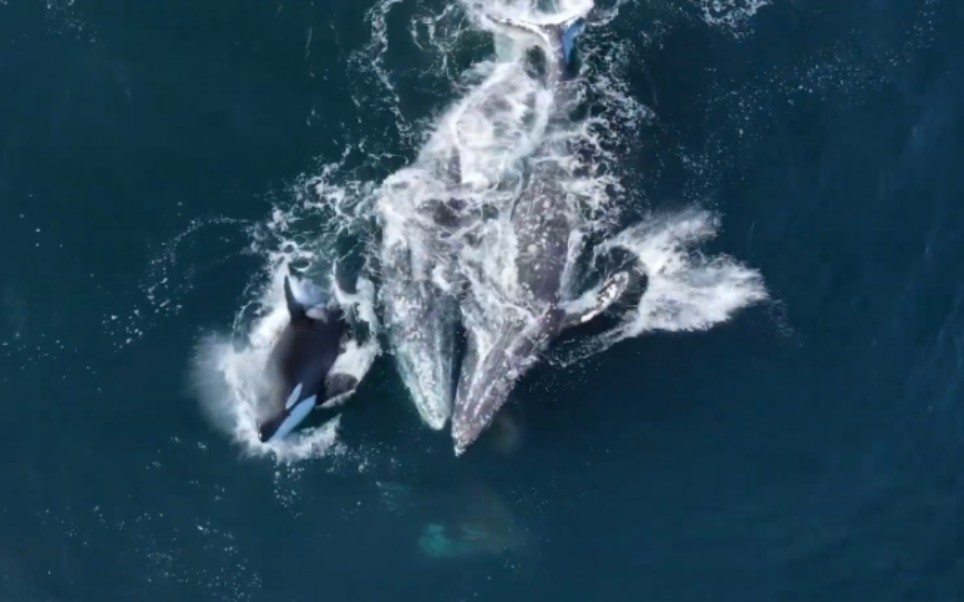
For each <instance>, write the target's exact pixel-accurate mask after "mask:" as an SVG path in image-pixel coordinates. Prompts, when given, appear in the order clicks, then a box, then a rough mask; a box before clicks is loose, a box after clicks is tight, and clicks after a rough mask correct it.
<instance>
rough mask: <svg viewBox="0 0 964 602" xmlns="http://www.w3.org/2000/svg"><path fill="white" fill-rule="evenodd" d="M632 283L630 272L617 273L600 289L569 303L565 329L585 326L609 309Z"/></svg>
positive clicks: (564, 320)
mask: <svg viewBox="0 0 964 602" xmlns="http://www.w3.org/2000/svg"><path fill="white" fill-rule="evenodd" d="M630 281H631V278H630V274H629V273H628V272H625V271H623V272H617V273H616V274H613V275H612V276H610V277H609V278H607V279H606V280H605V282H603V284H602V285H601V286H600V287H598V288H596V289H595V290H592V291H589V292H588V293H587V294H585V295H583V296H582V297H580V298H579V299H576V300H575V301H573V302H571V303H569V304H568V305H567V307H566V308H565V310H566V315H565V317H564V318H563V328H564V329H565V328H569V327H571V326H577V325H579V324H585V323H586V322H588V321H590V320H592V319H593V318H595V317H596V316H598V315H599V314H601V313H603V312H604V311H606V310H607V309H609V308H610V307H611V306H612V305H613V304H614V303H615V302H616V301H618V300H619V298H620V297H621V296H622V295H623V293H625V292H626V289H627V288H628V287H629V284H630ZM587 296H588V298H587Z"/></svg>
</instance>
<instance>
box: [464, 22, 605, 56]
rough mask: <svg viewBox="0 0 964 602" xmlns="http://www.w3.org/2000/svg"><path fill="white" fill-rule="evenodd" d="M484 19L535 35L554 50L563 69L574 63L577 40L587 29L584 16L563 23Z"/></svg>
mask: <svg viewBox="0 0 964 602" xmlns="http://www.w3.org/2000/svg"><path fill="white" fill-rule="evenodd" d="M483 18H484V19H486V20H488V21H489V22H491V23H493V24H495V25H497V26H501V27H505V28H508V29H512V30H515V31H524V32H526V33H529V34H532V35H535V36H536V37H538V38H539V39H541V40H542V41H543V43H544V44H546V45H547V46H549V48H551V49H552V52H553V54H554V55H555V56H556V59H557V60H558V61H559V62H560V64H562V66H563V67H569V65H570V64H571V63H572V53H573V50H575V48H576V38H577V37H578V36H579V34H581V33H582V32H583V31H584V30H585V29H586V19H585V17H583V16H582V15H578V16H575V17H572V16H570V17H567V18H566V19H565V20H562V21H558V22H548V23H537V22H534V21H524V20H520V19H511V18H507V17H497V16H492V15H486V16H484V17H483Z"/></svg>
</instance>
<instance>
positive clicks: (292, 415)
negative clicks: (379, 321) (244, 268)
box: [258, 276, 358, 442]
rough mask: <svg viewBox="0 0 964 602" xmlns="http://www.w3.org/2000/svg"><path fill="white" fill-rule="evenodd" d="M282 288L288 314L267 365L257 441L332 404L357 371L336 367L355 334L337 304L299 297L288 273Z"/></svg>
mask: <svg viewBox="0 0 964 602" xmlns="http://www.w3.org/2000/svg"><path fill="white" fill-rule="evenodd" d="M284 293H285V305H286V306H287V311H288V318H289V319H288V324H287V325H286V326H285V329H284V331H283V332H282V333H281V337H280V338H279V339H278V342H277V343H276V344H275V346H274V348H273V349H272V350H271V354H270V355H269V357H268V361H267V365H266V375H267V377H268V380H269V382H270V383H271V384H272V388H271V389H272V391H271V393H270V395H271V398H270V399H269V403H268V405H269V407H270V413H269V414H268V416H267V417H266V419H264V420H263V421H261V422H260V424H259V425H258V437H259V439H260V440H261V441H262V442H270V441H277V440H280V439H282V438H284V437H286V436H288V435H289V434H290V433H291V432H292V431H293V430H294V429H295V428H297V427H298V425H300V424H301V423H302V422H303V421H304V420H305V418H307V417H308V415H309V414H310V413H311V411H312V410H314V409H315V408H320V407H331V406H333V405H336V404H337V402H338V401H339V400H341V399H344V397H346V396H347V395H348V394H350V393H351V392H353V391H354V389H355V388H356V387H357V386H358V376H356V375H353V374H350V373H349V372H348V371H344V370H339V364H340V362H339V361H338V360H339V359H340V358H341V357H343V356H345V354H346V353H347V352H349V351H350V350H351V349H352V348H353V347H354V345H352V344H351V343H354V341H352V338H357V336H358V333H357V332H356V330H355V329H354V328H353V327H352V324H351V323H350V322H349V320H348V319H347V318H346V316H345V312H344V311H343V310H342V308H341V307H340V306H339V305H338V304H337V302H334V301H333V302H330V303H327V304H325V303H312V302H311V301H310V300H308V299H298V298H297V297H296V295H295V293H294V291H293V290H292V287H291V282H290V280H289V277H288V276H285V279H284Z"/></svg>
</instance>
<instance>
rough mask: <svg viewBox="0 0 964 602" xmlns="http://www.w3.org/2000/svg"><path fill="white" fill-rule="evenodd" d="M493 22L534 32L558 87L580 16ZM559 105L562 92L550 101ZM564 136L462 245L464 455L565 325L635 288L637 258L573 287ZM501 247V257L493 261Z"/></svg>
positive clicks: (573, 225)
mask: <svg viewBox="0 0 964 602" xmlns="http://www.w3.org/2000/svg"><path fill="white" fill-rule="evenodd" d="M491 20H492V22H493V23H495V24H496V25H497V26H498V27H503V28H509V29H511V30H512V31H524V32H526V33H527V34H535V36H536V39H537V40H539V41H540V42H541V44H540V46H541V47H542V48H543V49H544V51H546V54H547V55H548V56H547V57H546V59H547V60H546V61H545V75H544V77H545V82H546V86H547V87H548V88H550V89H552V90H553V92H554V93H555V94H557V95H562V94H564V93H563V92H562V91H561V86H562V85H563V79H564V78H565V73H566V70H567V69H568V68H569V66H570V60H571V55H572V50H573V43H574V40H575V37H576V36H577V35H578V34H579V33H580V32H581V31H582V30H583V28H584V23H585V22H584V20H583V18H582V17H581V16H580V17H576V18H571V19H568V20H566V21H564V22H560V23H556V24H549V25H544V24H539V25H536V24H532V23H525V22H519V21H512V20H508V19H496V18H492V19H491ZM557 100H559V101H560V104H562V100H563V99H561V98H560V99H557ZM564 144H565V142H563V141H556V139H555V138H554V137H553V136H552V135H551V134H550V135H549V137H548V138H547V141H546V143H545V144H543V146H542V147H541V148H540V149H539V150H538V151H537V152H536V154H535V155H534V156H532V157H530V158H529V161H528V162H529V173H528V181H527V184H526V186H525V187H524V189H523V190H522V191H521V193H520V194H519V196H518V197H517V199H516V201H515V203H514V205H513V206H512V207H511V209H510V210H509V211H508V212H506V213H505V214H504V215H502V216H500V219H498V220H495V221H494V223H493V224H492V229H491V230H490V232H489V234H490V236H489V238H488V242H487V243H483V244H482V245H481V246H480V247H479V248H477V249H473V250H470V251H468V252H467V253H466V262H465V263H466V265H468V266H470V267H469V269H468V273H469V280H470V286H469V290H470V293H469V294H468V295H467V296H466V297H465V299H464V300H463V302H462V304H461V309H462V319H463V323H464V325H465V331H466V338H467V349H466V356H465V358H464V360H463V362H462V365H461V370H460V376H459V382H458V387H457V390H456V395H455V405H454V411H453V415H452V437H453V440H454V444H455V452H456V454H461V453H462V452H464V451H465V449H466V448H467V447H468V446H469V445H471V444H472V443H473V442H474V441H475V440H476V439H477V438H478V437H479V435H480V434H481V433H482V432H483V431H484V430H485V429H486V428H487V427H488V426H489V424H490V423H491V422H492V420H493V418H494V417H495V414H496V412H498V410H499V409H500V408H501V407H502V405H503V404H504V403H505V402H506V400H507V399H508V396H509V393H510V392H511V390H512V388H513V387H514V385H515V383H516V382H517V381H518V380H519V379H520V378H521V377H522V376H523V375H524V374H525V373H526V372H527V371H528V370H529V369H530V368H531V367H532V366H533V365H535V364H536V363H537V362H538V361H539V359H540V357H541V356H542V354H543V353H544V352H545V351H546V349H547V348H548V347H549V345H550V344H551V343H552V342H553V341H554V340H555V339H556V338H557V337H558V336H559V335H560V333H562V332H563V331H564V330H566V329H567V328H570V327H573V326H576V325H579V324H583V323H586V322H588V321H590V320H592V319H593V318H595V317H596V316H598V315H600V314H601V313H603V312H605V311H606V310H607V309H609V308H610V307H612V306H613V305H614V304H615V303H617V302H618V301H620V300H621V299H623V298H624V296H625V295H627V294H628V292H629V291H633V290H638V288H639V287H638V285H639V283H640V282H641V280H642V279H643V278H644V276H643V272H642V270H641V268H640V266H638V265H633V266H629V267H625V268H623V269H620V270H618V271H615V272H611V273H608V274H604V275H603V278H602V279H601V281H600V282H599V283H598V284H597V285H596V286H595V287H592V288H590V289H589V290H586V291H584V292H582V293H581V294H572V291H571V290H570V289H571V288H572V286H573V282H572V281H573V272H574V271H575V269H576V268H575V264H576V263H577V261H578V258H579V257H580V256H581V254H582V253H583V251H584V250H585V243H584V239H585V237H584V236H583V235H582V232H581V230H580V226H581V224H582V217H581V213H580V207H579V206H578V200H577V199H575V198H574V197H573V195H572V194H569V192H568V191H567V189H566V182H567V176H568V175H569V174H568V172H567V170H566V165H565V160H566V158H567V157H568V156H569V153H568V152H567V149H566V148H564ZM494 254H499V255H500V256H501V257H502V258H503V259H501V260H499V259H496V260H493V255H494Z"/></svg>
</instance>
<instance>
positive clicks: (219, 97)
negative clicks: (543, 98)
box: [0, 0, 964, 602]
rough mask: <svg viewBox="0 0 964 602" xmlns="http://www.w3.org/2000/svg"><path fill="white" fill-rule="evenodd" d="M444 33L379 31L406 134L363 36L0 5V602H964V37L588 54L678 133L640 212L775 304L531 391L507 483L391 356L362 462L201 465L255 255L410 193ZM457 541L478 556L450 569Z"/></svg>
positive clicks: (934, 10)
mask: <svg viewBox="0 0 964 602" xmlns="http://www.w3.org/2000/svg"><path fill="white" fill-rule="evenodd" d="M735 4H737V5H739V4H741V3H739V2H737V3H735ZM743 4H748V3H743ZM707 5H709V3H707ZM443 6H444V5H443V4H442V3H434V4H433V3H425V4H417V5H416V4H414V3H412V2H402V3H400V4H398V5H395V6H392V7H391V8H390V9H389V11H388V17H387V18H386V23H387V27H388V39H389V40H390V41H392V44H394V45H392V46H391V51H390V52H389V54H388V55H387V56H386V58H385V61H384V64H385V67H386V70H387V72H388V73H389V74H390V75H391V77H392V81H393V82H394V84H395V91H396V94H397V97H398V101H397V103H390V102H388V101H386V100H385V99H384V92H385V91H384V88H382V87H380V86H379V85H378V82H377V80H376V78H375V77H374V76H373V75H372V74H371V73H370V72H364V70H359V68H358V64H357V60H358V59H357V57H358V56H362V57H364V56H370V55H369V54H366V52H368V51H367V50H366V48H368V45H369V44H370V43H371V40H372V25H371V23H372V20H371V15H369V14H368V13H367V11H368V10H369V9H370V8H371V3H367V2H355V1H349V0H341V1H338V2H335V1H334V0H332V1H331V2H327V3H326V2H320V1H318V2H314V3H312V2H301V3H285V2H281V3H268V2H235V3H198V2H187V1H178V0H172V1H169V2H154V3H144V2H138V3H135V2H114V3H97V2H89V1H80V0H78V1H77V2H67V1H66V0H51V1H50V2H47V3H46V4H45V3H43V2H40V1H37V2H30V1H27V0H6V1H3V0H0V82H2V88H0V245H2V247H0V248H2V257H3V259H4V261H3V262H2V265H0V310H2V313H0V345H2V346H0V387H2V388H0V391H2V399H0V425H2V437H0V457H2V458H3V462H2V469H0V492H2V493H0V600H4V601H11V602H22V601H31V602H32V601H40V600H43V601H46V600H69V601H88V600H89V601H98V602H100V601H114V600H141V601H155V600H157V601H160V600H164V601H167V600H270V601H272V602H274V601H281V600H293V601H294V600H311V599H319V598H322V599H329V600H385V599H423V600H425V599H427V600H451V601H456V600H476V599H480V600H490V599H491V600H494V599H499V600H548V599H589V600H597V599H599V600H602V599H605V600H665V601H674V602H675V601H703V600H713V601H714V602H719V601H721V600H722V601H751V600H752V601H756V600H806V601H813V600H828V601H834V602H840V601H844V600H854V601H857V600H859V601H865V600H874V601H876V602H883V601H888V600H914V601H924V600H928V601H930V600H940V601H952V600H960V599H961V597H962V596H964V518H962V517H964V481H962V477H961V475H962V473H964V405H962V401H964V285H962V284H961V283H962V282H964V205H962V204H961V199H962V196H964V172H962V170H961V162H962V158H964V108H962V107H964V104H962V99H964V44H962V43H961V40H960V35H959V34H960V32H962V31H964V8H962V7H961V5H960V4H959V3H956V2H951V1H949V0H948V1H941V0H929V1H928V0H918V1H914V2H910V1H908V2H896V1H887V2H884V1H870V0H854V1H852V2H840V3H824V2H805V1H790V0H775V2H774V3H773V4H772V5H771V6H766V7H764V8H762V9H761V10H759V11H758V12H757V13H756V14H755V15H753V16H751V17H746V18H742V17H741V18H735V19H734V20H733V21H732V22H731V23H730V24H726V23H724V24H713V23H709V22H707V20H706V19H703V18H701V17H702V16H704V13H703V11H702V7H701V3H699V2H686V1H683V0H679V1H677V2H659V3H634V4H627V5H625V6H623V7H621V9H620V11H619V16H618V17H617V18H616V20H615V21H613V22H612V23H610V24H608V25H607V26H606V28H605V29H606V31H605V32H593V31H592V30H590V35H599V36H606V38H605V40H604V41H603V42H602V43H607V41H606V40H608V41H609V42H611V43H617V42H626V41H631V42H632V45H631V46H629V48H631V51H632V53H633V56H632V57H630V58H631V60H628V61H627V63H628V65H629V67H628V68H627V71H628V73H627V81H628V89H629V92H630V94H631V95H633V96H634V97H635V98H637V99H638V100H640V101H641V102H643V103H645V104H646V105H648V106H650V107H651V108H652V109H653V110H654V111H655V113H656V116H657V118H656V119H655V120H654V121H653V122H652V123H651V124H648V125H646V126H645V127H644V128H643V130H642V131H641V132H640V133H639V134H638V137H637V138H635V139H634V142H633V143H632V144H629V145H627V148H626V149H625V153H626V158H625V161H626V164H628V165H633V166H634V173H636V174H638V175H637V179H636V181H634V182H633V183H632V186H633V187H634V189H635V190H637V192H638V193H639V194H638V197H639V198H640V199H645V202H646V203H648V204H649V205H650V206H652V207H664V206H679V205H682V204H689V203H700V204H702V205H704V206H710V207H713V208H714V209H716V210H718V211H719V212H720V213H721V215H722V220H723V231H722V234H721V236H720V237H719V238H718V239H717V240H715V241H713V243H712V245H711V246H710V250H712V251H713V252H721V253H726V254H730V255H733V256H735V257H738V258H739V259H740V260H742V261H745V262H747V264H749V265H751V266H753V267H755V268H757V269H759V270H760V271H761V273H762V274H763V276H764V278H765V280H766V283H767V287H768V289H769V291H770V293H771V295H772V297H773V302H772V303H769V304H764V305H761V306H758V307H755V308H752V309H750V310H748V311H746V312H743V313H741V314H739V315H738V316H737V317H736V318H735V319H734V320H732V321H731V322H729V323H727V324H724V325H722V326H719V327H716V328H714V329H712V330H709V331H707V332H704V333H684V334H673V335H667V334H656V335H648V336H645V337H642V338H640V339H637V340H633V341H628V342H623V343H621V344H619V345H618V346H616V347H615V348H613V349H611V350H609V351H607V352H606V353H605V354H603V355H600V356H597V357H594V358H591V359H590V360H588V361H586V362H584V363H582V364H579V365H578V366H577V367H576V368H574V369H571V370H567V371H561V370H558V369H553V368H549V367H544V368H542V369H540V370H537V371H536V372H534V373H533V374H532V375H531V376H530V377H529V378H527V379H526V380H525V382H523V383H522V384H521V385H520V387H519V389H518V391H517V393H516V395H515V396H514V398H515V402H516V403H514V405H513V407H512V408H511V409H510V410H511V412H513V415H514V416H515V420H516V421H517V424H518V425H519V428H520V430H521V433H522V435H521V440H520V442H519V443H518V444H517V445H516V446H515V448H514V449H512V450H511V452H510V453H509V454H508V455H506V454H505V453H500V452H499V451H498V446H496V445H481V444H480V446H479V447H478V449H473V450H471V452H472V453H468V454H466V455H465V456H464V457H461V458H459V459H455V458H454V457H452V454H451V449H450V443H449V440H448V438H447V437H445V436H444V435H440V434H436V433H432V432H429V431H428V430H427V429H425V428H424V427H422V426H420V425H419V424H418V421H417V418H416V417H415V415H414V412H412V410H411V408H410V407H409V406H408V405H407V401H406V396H405V394H404V393H403V391H402V390H401V385H400V383H399V381H398V378H397V377H396V376H395V373H394V371H393V368H392V366H391V362H390V358H388V357H386V356H383V357H382V358H381V359H380V360H379V361H378V363H377V364H376V366H375V368H374V369H373V371H372V372H371V373H370V374H369V376H368V378H366V380H365V382H364V384H363V386H362V388H361V389H360V390H359V393H358V395H357V396H356V398H355V399H353V400H352V402H351V406H350V407H349V408H348V409H346V411H345V415H344V416H343V420H342V425H341V431H342V435H341V436H342V438H343V440H344V446H345V449H346V450H348V451H345V452H343V453H342V454H340V455H335V456H333V457H328V458H322V459H317V460H311V461H307V462H304V463H301V464H298V465H297V466H296V467H295V468H291V467H285V466H277V465H276V464H274V463H273V462H271V461H270V460H266V459H254V458H247V457H245V456H243V454H242V453H241V452H240V450H239V448H238V447H237V446H236V445H234V444H233V443H232V442H231V441H230V440H229V438H228V437H226V436H225V435H224V434H223V433H221V432H219V431H218V430H216V429H215V428H213V427H212V426H211V425H210V423H209V422H208V421H207V420H206V419H205V417H204V415H203V412H201V410H200V407H199V402H198V399H197V395H196V393H195V392H194V390H193V389H192V387H191V385H190V378H189V373H190V361H191V357H192V355H193V353H194V349H195V347H196V345H197V343H198V340H199V338H201V337H202V336H203V335H204V333H206V332H209V331H212V330H213V331H220V332H224V331H228V330H230V328H231V320H232V318H233V316H234V315H235V314H236V312H237V311H238V307H239V306H240V305H241V304H242V303H244V302H245V301H246V300H248V297H246V294H247V293H246V289H245V287H246V286H248V285H249V284H250V283H251V281H252V279H254V278H257V275H258V270H260V269H261V265H262V263H261V262H262V258H259V257H258V256H257V254H255V253H249V252H247V251H246V249H248V247H249V246H250V243H251V240H250V237H251V236H252V234H251V233H252V232H255V231H257V226H258V224H263V223H264V222H265V221H267V220H268V218H269V215H270V213H271V210H272V207H284V206H286V205H288V204H291V203H294V202H295V197H296V194H295V190H296V189H297V188H298V182H299V181H300V179H301V178H303V177H305V175H309V176H310V175H311V174H314V173H317V172H318V170H319V169H320V167H319V166H320V165H321V164H324V163H328V162H331V161H335V160H337V159H338V157H339V156H340V154H341V152H342V149H344V148H345V147H346V145H348V144H352V143H358V141H360V140H365V141H368V143H369V144H370V145H372V148H375V149H376V150H377V151H379V152H382V153H383V157H384V160H383V161H382V162H381V163H378V164H363V162H362V163H359V166H357V168H358V169H359V170H368V172H370V173H366V176H367V177H371V178H375V179H377V178H383V177H385V176H386V175H388V174H389V173H391V171H392V170H394V169H396V168H398V167H399V166H400V165H403V164H404V163H405V162H406V161H408V160H410V159H411V158H412V157H413V156H414V153H415V151H416V148H417V140H416V138H417V135H418V134H417V132H416V133H410V132H406V131H404V130H403V129H401V130H400V128H399V127H398V125H397V122H396V120H395V118H394V116H393V113H392V108H393V107H398V108H399V110H400V111H401V112H402V114H403V115H405V117H406V119H407V120H408V121H409V122H410V123H418V122H419V120H420V119H425V118H427V117H429V116H430V115H431V114H432V113H433V111H437V110H438V109H439V108H440V107H441V106H443V105H444V103H445V102H448V101H449V100H451V98H452V96H451V95H452V90H451V89H450V88H446V87H445V86H438V85H436V84H438V78H433V77H432V76H431V74H430V73H428V74H427V70H429V69H431V68H434V67H433V66H432V65H431V64H430V63H429V62H428V61H427V59H425V58H424V54H423V53H420V52H419V49H418V48H417V47H416V46H415V45H413V44H411V43H410V42H408V43H406V42H405V39H406V32H407V30H408V26H409V23H410V21H411V19H412V18H413V15H417V14H437V13H440V12H441V10H442V7H443ZM377 12H378V11H376V13H377ZM728 14H730V15H731V16H733V15H736V14H737V13H728ZM716 16H718V15H716ZM490 51H491V49H490V48H489V47H488V46H487V45H486V42H485V41H484V40H477V39H473V38H471V37H467V38H466V39H465V40H464V42H463V45H462V46H460V47H459V48H457V49H455V50H453V65H452V66H451V67H450V68H451V69H453V70H455V71H458V70H460V69H462V68H465V67H466V66H468V65H469V64H471V62H472V61H473V60H477V59H478V58H479V57H481V56H484V55H485V53H487V52H490ZM353 57H355V58H353ZM363 73H368V74H367V75H365V76H363V75H362V74H363ZM635 166H638V169H636V167H635ZM161 297H163V299H165V300H166V301H167V302H166V303H162V302H161V301H159V299H160V298H161ZM359 449H361V450H365V451H364V452H356V451H351V450H359ZM432 523H435V524H441V525H457V524H472V525H481V527H482V528H484V529H485V530H486V533H487V535H486V537H487V539H485V541H483V542H482V543H481V544H479V545H478V546H476V548H475V549H473V550H471V552H472V553H467V554H464V555H459V556H457V557H450V558H436V557H433V556H431V555H430V554H428V553H427V552H426V550H425V549H423V548H421V547H420V546H419V543H418V542H419V537H420V535H421V534H423V532H424V528H425V527H426V525H428V524H432Z"/></svg>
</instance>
